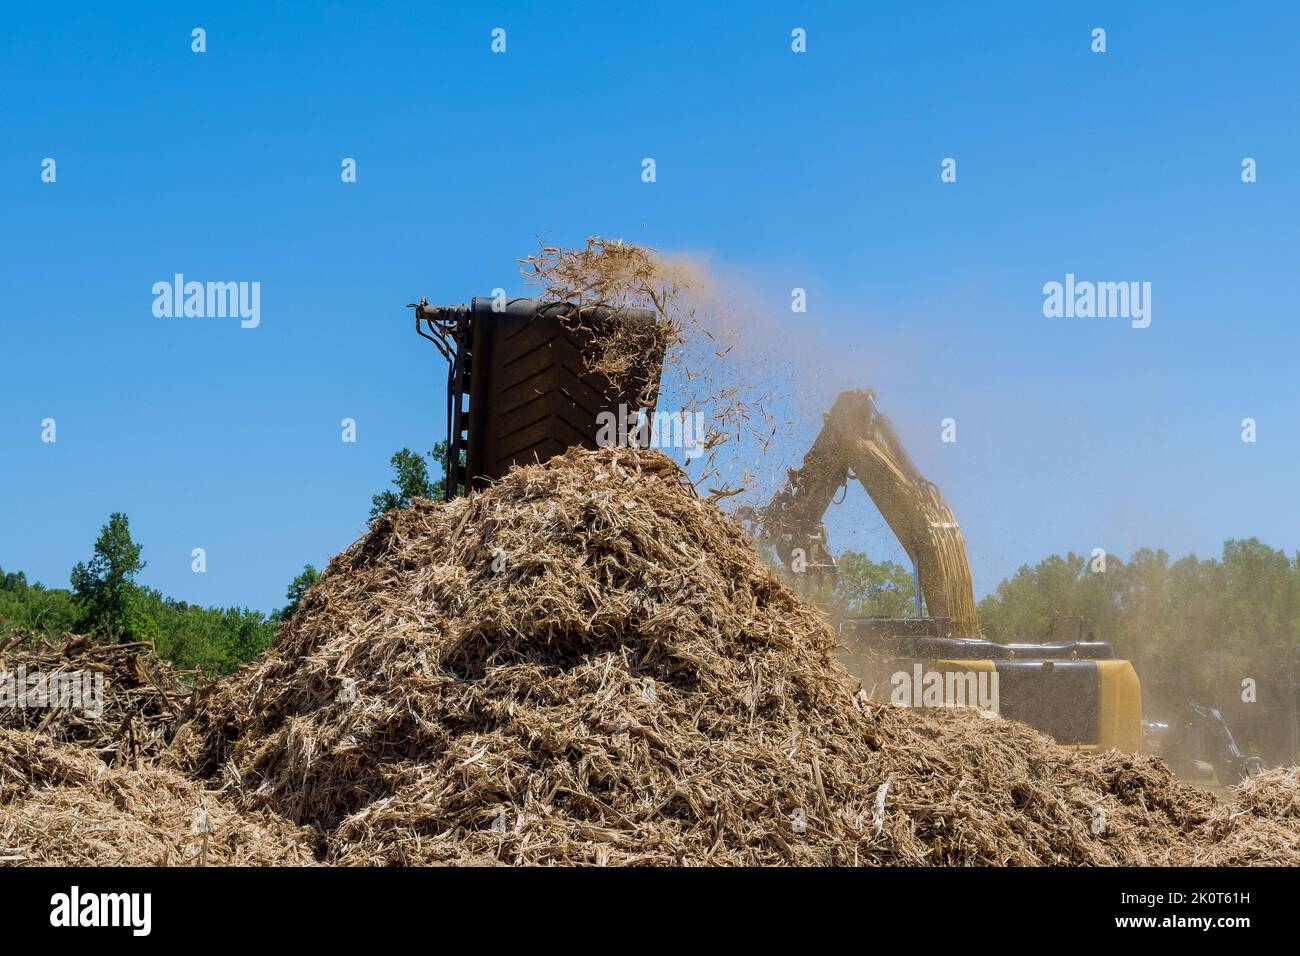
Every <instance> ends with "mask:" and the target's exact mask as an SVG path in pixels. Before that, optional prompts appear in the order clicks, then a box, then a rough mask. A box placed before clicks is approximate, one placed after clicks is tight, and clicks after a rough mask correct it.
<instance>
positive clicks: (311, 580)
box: [274, 564, 320, 622]
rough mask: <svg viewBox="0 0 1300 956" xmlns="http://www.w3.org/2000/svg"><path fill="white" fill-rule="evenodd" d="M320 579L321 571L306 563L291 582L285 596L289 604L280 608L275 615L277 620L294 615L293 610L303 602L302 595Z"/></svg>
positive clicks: (285, 619)
mask: <svg viewBox="0 0 1300 956" xmlns="http://www.w3.org/2000/svg"><path fill="white" fill-rule="evenodd" d="M319 580H320V572H319V571H317V570H316V568H315V567H314V566H312V565H310V564H308V565H304V566H303V569H302V573H301V574H299V575H298V576H297V577H296V578H294V579H293V581H291V582H290V583H289V590H288V591H286V592H285V595H284V596H285V598H286V599H287V600H288V602H289V603H288V604H286V605H285V606H284V607H282V608H280V610H279V611H277V612H276V613H275V615H274V617H275V619H276V620H277V621H281V622H283V621H287V620H289V618H290V617H292V616H293V612H294V611H296V610H298V605H299V604H301V603H302V597H303V595H304V594H306V593H307V590H308V588H310V587H311V586H312V585H313V584H315V583H316V582H317V581H319Z"/></svg>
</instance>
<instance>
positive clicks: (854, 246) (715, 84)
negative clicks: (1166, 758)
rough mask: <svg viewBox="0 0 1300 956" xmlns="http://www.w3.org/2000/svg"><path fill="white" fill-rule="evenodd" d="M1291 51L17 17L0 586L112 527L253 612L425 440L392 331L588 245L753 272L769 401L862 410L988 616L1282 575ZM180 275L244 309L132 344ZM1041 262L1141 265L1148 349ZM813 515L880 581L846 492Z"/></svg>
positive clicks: (1254, 42) (1135, 16)
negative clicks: (1091, 578) (784, 393)
mask: <svg viewBox="0 0 1300 956" xmlns="http://www.w3.org/2000/svg"><path fill="white" fill-rule="evenodd" d="M195 27H202V28H204V29H205V30H206V42H207V51H206V52H204V53H201V54H199V53H194V52H192V51H191V42H192V41H191V30H192V29H193V28H195ZM497 27H500V28H503V29H505V30H506V40H507V50H506V53H504V54H493V53H492V52H491V49H490V43H491V31H492V30H493V28H497ZM796 27H802V28H804V29H806V31H807V52H806V53H803V54H796V53H794V52H792V51H791V48H790V46H791V30H792V29H794V28H796ZM1095 27H1102V28H1104V29H1105V30H1106V31H1107V32H1106V46H1107V49H1106V52H1105V53H1094V52H1092V51H1091V49H1090V46H1091V44H1092V38H1091V31H1092V30H1093V28H1095ZM1297 35H1300V13H1297V8H1296V7H1295V6H1294V5H1292V4H1283V3H1256V4H1222V3H1140V4H1135V3H1131V2H1125V3H1113V4H1112V3H1083V2H1078V3H985V4H976V3H970V2H955V3H922V2H911V3H901V2H900V3H881V2H870V3H863V2H856V3H844V4H787V5H763V4H752V3H747V4H717V5H715V4H698V3H681V4H676V3H653V4H608V3H605V4H575V3H556V4H540V3H533V4H481V5H480V4H458V5H450V4H436V3H418V4H417V3H411V4H406V5H397V4H384V3H368V4H364V5H363V4H339V3H332V4H319V5H317V4H302V5H275V4H267V3H257V4H252V3H249V4H232V3H220V4H216V3H213V4H184V3H167V4H156V5H132V6H131V7H129V8H127V7H123V8H114V7H112V6H111V5H106V4H88V3H82V4H66V5H58V6H53V5H38V4H27V5H11V6H10V7H8V8H7V10H6V13H5V23H4V29H3V30H0V81H2V82H0V89H2V90H3V96H4V108H3V110H0V229H2V230H3V233H2V234H3V239H4V242H3V259H2V260H0V261H2V263H3V264H2V265H0V293H2V294H3V295H2V298H0V301H2V302H3V319H2V320H0V321H3V335H2V336H0V349H2V353H0V370H2V371H0V501H2V502H4V504H3V505H0V566H3V567H4V568H6V569H9V570H19V569H21V570H25V571H26V572H27V573H28V575H29V576H30V577H33V578H35V579H38V580H40V581H42V582H44V583H46V584H49V585H55V586H66V583H67V578H68V572H69V569H70V568H71V566H72V565H73V564H74V563H75V562H76V561H78V560H81V559H84V558H85V557H87V556H88V554H89V551H90V547H91V544H92V542H93V540H94V537H95V534H96V532H97V530H98V528H99V526H100V525H101V524H103V523H104V522H105V521H106V519H107V517H108V514H109V513H110V512H112V511H124V512H126V513H127V514H128V515H129V516H130V518H131V525H132V530H133V532H134V534H135V537H136V539H137V540H138V541H140V542H141V543H142V544H143V545H144V553H145V558H146V559H147V560H148V562H149V566H148V568H147V569H146V571H145V572H144V574H143V575H142V581H143V583H146V584H148V585H150V586H153V587H157V588H159V589H161V590H162V591H164V592H165V593H167V594H169V595H172V596H174V597H177V598H182V599H186V600H189V601H194V602H200V603H205V604H220V605H229V604H236V605H245V606H252V607H257V608H260V609H263V610H269V609H271V608H272V607H274V606H277V605H279V604H281V603H283V592H284V588H285V586H286V585H287V583H288V582H289V580H290V579H291V578H292V577H293V575H294V574H295V573H296V572H297V571H298V570H299V569H300V568H301V566H302V565H303V564H304V563H305V562H308V561H311V562H313V563H316V564H317V565H318V566H323V564H324V562H325V561H326V560H327V559H328V557H329V556H330V555H332V554H333V553H335V552H336V551H338V550H340V549H341V548H342V547H344V546H346V545H347V544H348V543H349V542H350V541H351V540H353V539H354V538H355V537H356V536H357V535H358V534H360V533H361V532H362V531H363V530H364V520H365V517H366V514H367V512H368V508H369V498H370V496H371V494H373V493H374V492H376V491H378V490H379V489H380V488H381V487H383V486H384V484H385V483H386V481H387V478H388V473H389V469H388V464H387V461H388V457H389V456H390V455H391V454H392V452H393V451H394V450H395V449H397V448H400V447H402V446H411V447H418V448H427V447H429V446H430V445H431V444H432V443H433V442H434V441H435V440H437V439H438V438H440V437H441V433H442V427H443V426H442V422H443V409H442V398H441V396H442V388H443V382H444V370H443V366H442V365H441V362H440V360H439V359H438V358H437V356H436V354H435V352H434V350H433V348H432V347H431V346H430V345H429V344H428V343H427V342H425V341H423V340H421V339H419V338H417V337H416V335H415V334H414V332H413V330H412V327H411V324H412V323H411V318H410V313H409V312H408V311H407V310H405V309H404V308H403V306H404V304H405V303H407V302H410V301H413V300H414V299H416V298H418V297H420V296H422V295H423V296H427V297H428V298H429V299H430V300H431V301H435V302H437V301H446V302H453V301H455V302H459V301H464V300H466V299H468V298H469V297H470V296H472V295H475V294H487V293H488V292H489V291H490V290H491V289H492V288H493V287H496V286H503V287H505V288H507V289H508V290H509V291H510V292H511V293H524V292H525V291H526V290H525V289H524V288H523V287H522V286H521V284H520V282H519V280H518V276H517V272H516V271H515V270H516V266H515V260H516V259H517V258H519V257H521V256H523V255H526V254H527V253H528V252H530V251H532V250H533V249H534V248H535V243H536V240H537V238H538V237H540V238H542V239H545V240H547V241H549V242H554V243H560V244H575V243H580V242H581V241H582V240H583V239H584V238H585V237H586V236H588V235H593V234H598V235H604V236H608V237H623V238H626V239H628V240H633V241H638V242H644V243H647V244H649V245H652V246H654V247H656V248H659V249H663V250H665V251H670V252H688V253H692V254H696V255H701V256H707V257H708V259H709V261H710V262H711V263H712V264H713V266H714V267H715V268H716V269H717V270H718V271H719V272H721V273H723V274H726V275H728V276H731V277H733V278H734V279H735V280H737V281H739V282H742V283H744V284H745V287H746V295H747V296H749V297H751V299H752V301H754V302H758V303H762V306H761V307H762V308H763V310H764V311H770V314H771V315H772V316H781V317H782V318H781V319H780V321H782V322H783V323H788V335H784V336H778V337H775V338H774V342H773V348H774V349H776V350H778V351H779V352H781V353H782V357H783V358H784V359H786V360H794V361H797V362H798V363H799V367H800V368H801V369H803V370H804V371H803V372H802V376H803V377H802V379H801V380H800V382H799V383H798V384H799V385H800V387H801V389H802V393H803V394H802V398H801V403H800V404H801V407H802V408H804V409H805V410H806V411H809V410H816V409H819V408H823V407H828V406H829V403H830V401H831V399H832V398H833V396H834V394H835V392H836V391H837V390H838V389H839V388H842V387H849V386H862V387H868V386H869V387H874V388H876V389H877V392H878V394H879V401H880V404H881V407H882V408H883V409H884V410H885V411H886V412H887V413H889V414H890V415H891V417H892V418H893V419H894V421H895V424H896V425H897V426H898V428H899V430H900V432H901V433H902V435H903V438H904V440H905V441H906V443H907V444H908V446H909V449H910V450H911V452H912V454H913V456H914V458H915V459H916V460H917V462H918V464H919V465H920V467H921V469H922V471H924V472H925V473H926V474H927V475H928V476H929V477H930V478H932V479H933V480H934V481H936V482H937V483H938V484H939V485H940V487H941V488H942V489H943V491H944V493H945V495H946V496H947V497H948V499H949V501H950V502H951V504H952V505H953V507H954V509H955V511H956V513H957V515H958V517H959V519H960V520H961V522H962V524H963V527H964V529H965V533H966V537H967V540H968V543H969V545H970V549H971V556H972V562H973V565H974V569H975V580H976V588H977V591H978V592H979V593H980V594H983V593H985V592H987V591H988V590H989V589H990V588H992V587H994V586H995V585H996V584H997V582H998V580H1000V579H1001V578H1002V577H1003V576H1005V575H1007V574H1009V573H1012V572H1013V571H1014V570H1015V569H1016V567H1018V566H1019V565H1020V564H1022V563H1026V562H1034V561H1036V560H1038V559H1039V558H1041V557H1043V556H1045V555H1047V554H1050V553H1053V552H1063V551H1066V550H1071V549H1072V550H1075V551H1078V552H1088V551H1091V550H1092V548H1094V547H1104V548H1107V549H1108V550H1109V551H1111V552H1112V553H1117V554H1120V555H1121V556H1124V557H1127V555H1128V554H1129V553H1130V552H1131V551H1132V550H1133V549H1134V548H1137V547H1141V546H1153V547H1164V548H1166V549H1168V550H1170V551H1171V552H1173V553H1175V554H1183V553H1186V552H1188V551H1196V552H1197V553H1198V554H1200V555H1202V556H1206V555H1210V554H1215V553H1217V552H1218V550H1219V548H1220V547H1221V545H1222V542H1223V541H1224V539H1226V538H1229V537H1243V536H1250V535H1257V536H1259V537H1261V538H1262V539H1264V540H1265V541H1266V542H1268V543H1270V544H1272V545H1274V546H1275V547H1282V548H1286V549H1288V550H1292V549H1296V548H1300V509H1297V507H1296V500H1297V480H1296V478H1297V471H1298V467H1297V466H1298V465H1300V457H1298V456H1297V453H1296V447H1297V441H1298V439H1300V423H1298V421H1297V419H1298V418H1300V401H1298V400H1297V388H1296V372H1297V355H1296V352H1297V349H1296V346H1297V341H1298V340H1300V336H1298V335H1297V332H1296V324H1295V323H1296V315H1295V308H1294V306H1295V303H1296V301H1297V299H1298V292H1300V290H1298V289H1297V273H1296V254H1297V249H1298V248H1300V245H1298V244H1297V231H1298V230H1300V226H1298V225H1297V223H1298V222H1300V217H1298V216H1297V212H1298V210H1300V205H1298V204H1297V200H1298V199H1300V188H1298V187H1297V181H1298V178H1300V160H1298V158H1297V157H1298V156H1300V150H1297V146H1298V145H1300V144H1298V142H1297V140H1298V138H1300V133H1298V132H1297V130H1298V129H1300V124H1298V123H1297V120H1298V119H1300V116H1298V115H1297V114H1298V112H1300V96H1298V94H1300V82H1298V80H1300V66H1298V65H1297V64H1298V61H1300V58H1298V57H1297V55H1296V37H1297ZM47 157H49V158H53V159H54V160H55V161H56V163H57V166H56V171H57V180H56V181H55V182H54V183H46V182H42V160H43V159H45V158H47ZM344 157H352V158H354V159H355V160H356V163H357V182H355V183H343V182H341V178H340V163H341V161H342V160H343V158H344ZM644 157H653V158H654V159H655V161H656V164H657V182H655V183H653V184H648V183H644V182H642V181H641V161H642V159H643V158H644ZM945 157H952V158H954V159H956V160H957V173H958V175H957V181H956V182H955V183H943V182H941V181H940V163H941V161H942V160H943V159H944V158H945ZM1244 157H1252V158H1254V159H1255V160H1256V161H1257V175H1258V181H1257V182H1254V183H1243V182H1242V177H1241V173H1242V167H1241V163H1242V160H1243V158H1244ZM178 272H179V273H183V274H184V275H185V276H186V277H187V278H190V279H197V280H200V281H209V280H212V281H257V282H260V283H261V309H260V318H261V324H260V326H259V327H258V328H256V329H241V328H240V327H239V324H238V322H237V320H232V319H196V318H188V319H187V318H158V317H155V316H154V314H153V311H152V306H153V295H152V292H151V288H152V286H153V284H154V283H155V282H159V281H170V280H171V277H172V276H173V275H174V274H175V273H178ZM1067 273H1073V274H1075V275H1076V276H1077V277H1078V278H1079V279H1091V280H1094V281H1145V282H1150V283H1151V287H1152V316H1151V318H1152V322H1151V325H1150V327H1149V328H1146V329H1134V328H1132V327H1131V326H1130V323H1129V322H1127V321H1125V320H1122V319H1100V318H1069V319H1067V318H1046V317H1044V314H1043V291H1042V290H1043V285H1044V283H1046V282H1051V281H1064V277H1065V275H1066V274H1067ZM794 287H802V288H806V289H807V290H808V296H809V310H808V312H807V314H804V315H794V314H791V313H790V312H789V301H790V290H791V289H792V288H794ZM348 417H350V418H354V419H355V420H356V422H357V437H358V440H357V441H356V443H354V444H348V443H344V442H343V441H341V440H340V430H341V429H340V422H341V420H342V419H344V418H348ZM945 417H952V418H954V419H956V421H957V427H958V432H957V435H958V441H957V442H956V443H955V444H944V443H942V442H941V441H940V440H939V439H940V425H939V423H940V421H941V420H942V419H943V418H945ZM1246 417H1252V418H1254V419H1255V420H1256V421H1257V427H1258V440H1257V441H1256V442H1255V443H1244V442H1243V441H1242V440H1241V433H1242V429H1241V421H1242V419H1243V418H1246ZM46 418H53V419H55V421H56V422H57V442H55V443H54V444H49V443H44V442H42V440H41V437H42V425H41V423H42V420H43V419H46ZM816 425H817V416H816V415H815V414H812V415H809V416H807V417H805V418H803V419H801V421H800V422H799V423H798V424H797V425H796V426H795V427H793V428H792V429H790V430H789V433H788V435H787V436H786V437H785V438H784V439H783V441H784V442H785V450H786V453H787V455H788V456H793V457H797V456H798V454H799V453H801V452H802V450H803V448H804V447H806V445H807V442H808V441H810V440H811V437H812V434H813V430H815V427H816ZM831 530H832V534H833V535H834V536H835V539H836V543H837V544H839V545H844V546H852V547H854V548H858V549H863V550H866V551H867V552H868V553H869V554H872V555H873V556H875V557H882V556H891V557H897V556H898V550H897V547H896V545H894V544H893V543H892V542H891V541H889V540H888V531H887V529H885V528H884V525H883V523H882V522H881V521H880V518H879V516H878V515H876V514H874V513H873V512H872V510H871V509H870V508H869V506H867V505H866V504H865V503H864V501H863V496H862V495H861V493H860V492H856V493H854V494H851V495H850V496H849V500H848V501H847V502H846V503H845V504H844V505H843V506H842V507H841V509H840V510H839V511H838V512H837V513H836V515H835V516H834V518H833V520H832V521H831ZM196 547H202V548H204V549H206V552H207V562H208V567H207V572H206V573H204V574H195V573H192V571H191V550H192V549H193V548H196Z"/></svg>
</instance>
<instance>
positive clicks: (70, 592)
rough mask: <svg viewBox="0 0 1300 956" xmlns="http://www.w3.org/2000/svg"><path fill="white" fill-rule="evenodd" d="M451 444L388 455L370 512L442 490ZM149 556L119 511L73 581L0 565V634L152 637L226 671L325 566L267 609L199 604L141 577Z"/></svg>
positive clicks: (177, 654)
mask: <svg viewBox="0 0 1300 956" xmlns="http://www.w3.org/2000/svg"><path fill="white" fill-rule="evenodd" d="M445 453H446V444H445V443H441V442H440V443H439V444H437V445H435V446H434V448H433V450H432V451H430V452H429V453H428V454H426V455H420V454H417V453H415V452H412V451H411V450H410V449H407V448H403V449H402V450H401V451H399V452H397V453H396V454H394V455H393V456H392V458H391V459H390V462H389V463H390V465H391V466H392V468H393V487H392V488H390V489H385V490H383V491H381V492H379V493H378V494H376V495H374V496H373V498H372V499H371V507H370V517H371V518H376V517H378V516H379V515H381V514H383V513H384V512H385V511H388V510H390V509H392V508H405V507H407V506H409V505H410V503H411V499H413V498H434V499H440V498H442V496H443V488H444V481H443V479H442V478H441V477H439V478H437V479H434V478H431V477H430V474H429V465H428V463H429V462H430V461H432V462H435V463H439V467H441V466H440V463H441V462H442V460H443V456H444V455H445ZM146 566H147V562H146V561H145V560H144V557H143V548H142V546H141V545H140V544H138V543H137V542H136V541H135V540H133V539H132V537H131V528H130V520H129V519H128V517H127V516H126V515H125V514H122V513H120V512H115V513H113V514H112V515H110V516H109V519H108V522H107V523H106V524H105V525H104V526H103V527H102V528H100V531H99V536H98V538H97V539H96V540H95V543H94V547H93V549H92V553H91V556H90V558H89V560H87V561H81V562H78V563H77V564H76V566H75V567H73V569H72V573H71V575H70V576H69V585H70V586H69V587H67V588H50V587H45V586H44V585H42V584H39V583H35V582H29V581H28V580H27V576H26V574H24V573H23V572H21V571H10V572H6V571H5V570H4V569H3V568H0V640H3V639H4V638H6V637H9V636H11V635H13V634H15V633H17V634H19V635H21V636H23V637H24V638H27V639H29V640H30V639H35V638H38V637H45V638H48V639H57V638H60V637H62V636H63V635H64V634H69V633H72V634H89V635H92V636H94V637H96V638H97V639H99V640H107V641H121V642H133V641H148V642H150V643H152V644H153V645H154V648H155V649H156V650H157V652H158V654H159V656H161V657H163V658H165V659H166V660H169V661H171V662H172V663H174V664H176V665H177V666H178V667H181V668H184V669H187V670H189V669H201V670H203V671H205V672H209V673H230V672H231V671H233V670H235V669H236V668H238V667H239V666H240V665H241V664H244V663H247V662H248V661H252V660H256V659H257V658H258V657H260V656H261V655H262V653H263V652H264V651H265V650H266V649H267V648H268V647H270V646H271V644H272V643H273V642H274V641H275V636H276V633H277V632H278V631H279V629H280V627H281V626H282V625H283V624H284V623H285V622H286V621H287V620H288V619H289V618H290V617H292V616H293V613H294V611H295V610H296V609H297V607H298V604H299V602H300V601H301V600H302V597H303V595H304V594H305V593H306V592H307V589H308V588H310V587H311V586H312V585H313V584H315V583H316V580H317V579H318V578H319V577H320V573H319V572H318V571H317V569H316V568H315V567H314V566H312V565H311V564H307V565H305V566H304V567H303V569H302V571H301V572H300V573H299V574H298V575H297V576H296V577H295V578H294V579H293V580H292V581H291V582H290V583H289V587H288V589H287V591H286V593H285V600H286V603H285V605H284V606H283V607H281V608H278V609H276V610H274V611H272V612H271V613H269V614H265V613H263V612H261V611H256V610H253V609H251V608H246V607H230V608H214V607H201V606H199V605H197V604H190V603H189V602H186V601H177V600H174V599H173V598H169V597H166V596H165V595H163V594H162V593H161V592H159V591H157V590H155V589H153V588H149V587H145V586H144V585H141V584H140V583H139V582H138V577H139V574H140V572H141V571H143V570H144V569H145V567H146Z"/></svg>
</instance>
